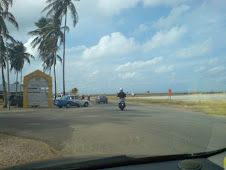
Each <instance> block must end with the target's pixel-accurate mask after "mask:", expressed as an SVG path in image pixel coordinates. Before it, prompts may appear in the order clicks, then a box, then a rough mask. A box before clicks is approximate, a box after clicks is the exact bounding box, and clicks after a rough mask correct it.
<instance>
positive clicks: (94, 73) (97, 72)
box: [89, 70, 100, 77]
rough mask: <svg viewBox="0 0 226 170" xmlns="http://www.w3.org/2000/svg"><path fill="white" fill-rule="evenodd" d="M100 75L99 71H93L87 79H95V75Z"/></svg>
mask: <svg viewBox="0 0 226 170" xmlns="http://www.w3.org/2000/svg"><path fill="white" fill-rule="evenodd" d="M99 73H100V71H99V70H95V71H94V72H92V73H91V74H90V75H89V77H95V76H96V75H98V74H99Z"/></svg>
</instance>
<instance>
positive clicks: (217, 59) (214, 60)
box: [208, 58, 219, 65]
mask: <svg viewBox="0 0 226 170" xmlns="http://www.w3.org/2000/svg"><path fill="white" fill-rule="evenodd" d="M218 62H219V58H212V59H210V60H209V62H208V63H209V64H211V65H215V64H217V63H218Z"/></svg>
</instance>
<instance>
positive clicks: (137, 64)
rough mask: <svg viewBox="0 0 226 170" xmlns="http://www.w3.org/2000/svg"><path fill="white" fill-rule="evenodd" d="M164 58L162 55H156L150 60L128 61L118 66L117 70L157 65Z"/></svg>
mask: <svg viewBox="0 0 226 170" xmlns="http://www.w3.org/2000/svg"><path fill="white" fill-rule="evenodd" d="M162 60H163V58H162V57H155V58H153V59H151V60H148V61H135V62H128V63H126V64H123V65H120V66H118V67H117V68H116V69H115V71H123V70H126V69H138V68H144V67H150V66H151V65H155V64H157V63H159V62H161V61H162Z"/></svg>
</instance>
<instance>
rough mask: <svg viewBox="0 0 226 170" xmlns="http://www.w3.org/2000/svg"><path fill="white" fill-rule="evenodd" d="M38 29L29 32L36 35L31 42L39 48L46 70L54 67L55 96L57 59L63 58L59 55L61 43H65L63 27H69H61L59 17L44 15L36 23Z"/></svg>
mask: <svg viewBox="0 0 226 170" xmlns="http://www.w3.org/2000/svg"><path fill="white" fill-rule="evenodd" d="M35 25H36V27H37V29H36V30H34V31H31V32H29V33H28V34H29V35H32V36H35V38H34V40H33V41H32V42H31V45H32V47H33V48H37V49H38V51H39V57H40V58H41V59H42V61H43V68H44V70H51V68H52V67H53V68H54V80H55V97H56V94H57V81H56V61H57V59H59V60H60V61H61V58H60V56H59V55H57V51H58V50H59V47H60V45H62V43H63V32H62V29H66V30H67V29H68V28H64V27H61V21H60V20H59V19H53V18H44V17H42V18H41V19H40V20H39V21H38V22H36V23H35Z"/></svg>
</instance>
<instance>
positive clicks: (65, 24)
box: [63, 11, 67, 95]
mask: <svg viewBox="0 0 226 170" xmlns="http://www.w3.org/2000/svg"><path fill="white" fill-rule="evenodd" d="M64 26H65V28H64V50H63V93H64V95H65V53H66V51H65V50H66V26H67V11H66V12H65V23H64Z"/></svg>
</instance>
